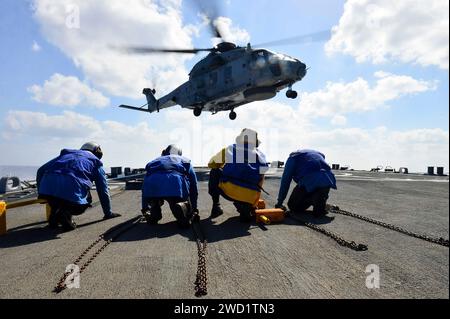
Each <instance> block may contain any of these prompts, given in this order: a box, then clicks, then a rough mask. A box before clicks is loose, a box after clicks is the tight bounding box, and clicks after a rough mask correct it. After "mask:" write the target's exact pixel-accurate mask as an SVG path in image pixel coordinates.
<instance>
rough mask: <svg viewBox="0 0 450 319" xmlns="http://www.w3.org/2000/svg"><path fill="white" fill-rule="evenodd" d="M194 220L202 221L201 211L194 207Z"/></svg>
mask: <svg viewBox="0 0 450 319" xmlns="http://www.w3.org/2000/svg"><path fill="white" fill-rule="evenodd" d="M192 222H193V223H194V222H196V223H197V222H200V212H199V211H198V208H193V209H192Z"/></svg>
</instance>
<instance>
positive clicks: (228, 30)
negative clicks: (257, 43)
mask: <svg viewBox="0 0 450 319" xmlns="http://www.w3.org/2000/svg"><path fill="white" fill-rule="evenodd" d="M214 24H215V25H216V26H217V27H218V28H219V30H220V32H221V33H222V37H223V39H224V40H225V41H228V42H233V43H237V44H247V43H249V42H250V34H249V33H248V32H247V30H245V29H241V28H239V27H238V26H235V25H233V21H232V20H231V19H230V18H227V17H218V18H217V19H216V20H215V21H214ZM218 42H220V41H218V40H217V39H214V40H213V44H214V45H216V44H217V43H218Z"/></svg>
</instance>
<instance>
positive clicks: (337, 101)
mask: <svg viewBox="0 0 450 319" xmlns="http://www.w3.org/2000/svg"><path fill="white" fill-rule="evenodd" d="M375 77H376V78H377V80H376V83H375V85H374V86H373V87H371V86H370V84H369V83H368V82H367V81H366V80H365V79H363V78H358V79H357V80H355V81H353V82H349V83H342V82H340V83H334V82H328V83H327V85H326V87H325V89H322V90H318V91H315V92H311V93H308V92H306V93H303V94H302V96H301V100H300V110H301V111H302V112H305V114H307V115H310V116H323V117H331V116H334V115H335V114H340V115H342V114H344V113H351V112H367V111H372V110H375V109H377V108H383V107H387V104H386V103H388V102H389V101H393V100H396V99H398V98H400V97H402V96H404V95H410V94H416V93H422V92H426V91H429V90H434V89H436V83H435V82H429V81H423V80H417V79H414V78H412V77H410V76H406V75H395V74H390V73H386V72H381V71H379V72H376V73H375Z"/></svg>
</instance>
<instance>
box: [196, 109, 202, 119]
mask: <svg viewBox="0 0 450 319" xmlns="http://www.w3.org/2000/svg"><path fill="white" fill-rule="evenodd" d="M200 115H202V109H201V108H199V107H196V108H195V109H194V116H195V117H199V116H200Z"/></svg>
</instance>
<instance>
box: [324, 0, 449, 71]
mask: <svg viewBox="0 0 450 319" xmlns="http://www.w3.org/2000/svg"><path fill="white" fill-rule="evenodd" d="M326 51H327V52H328V53H334V52H342V53H344V54H349V55H351V56H354V57H355V58H356V60H357V61H358V62H365V61H371V62H373V63H376V64H378V63H384V62H387V61H389V60H397V61H400V62H405V63H417V64H420V65H423V66H429V65H435V66H438V67H439V68H441V69H446V70H448V61H449V55H448V52H449V2H448V0H427V1H423V0H409V1H391V0H347V2H346V3H345V6H344V13H343V15H342V17H341V19H340V21H339V24H338V25H337V26H335V27H333V30H332V38H331V39H330V41H329V42H328V43H327V44H326Z"/></svg>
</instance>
